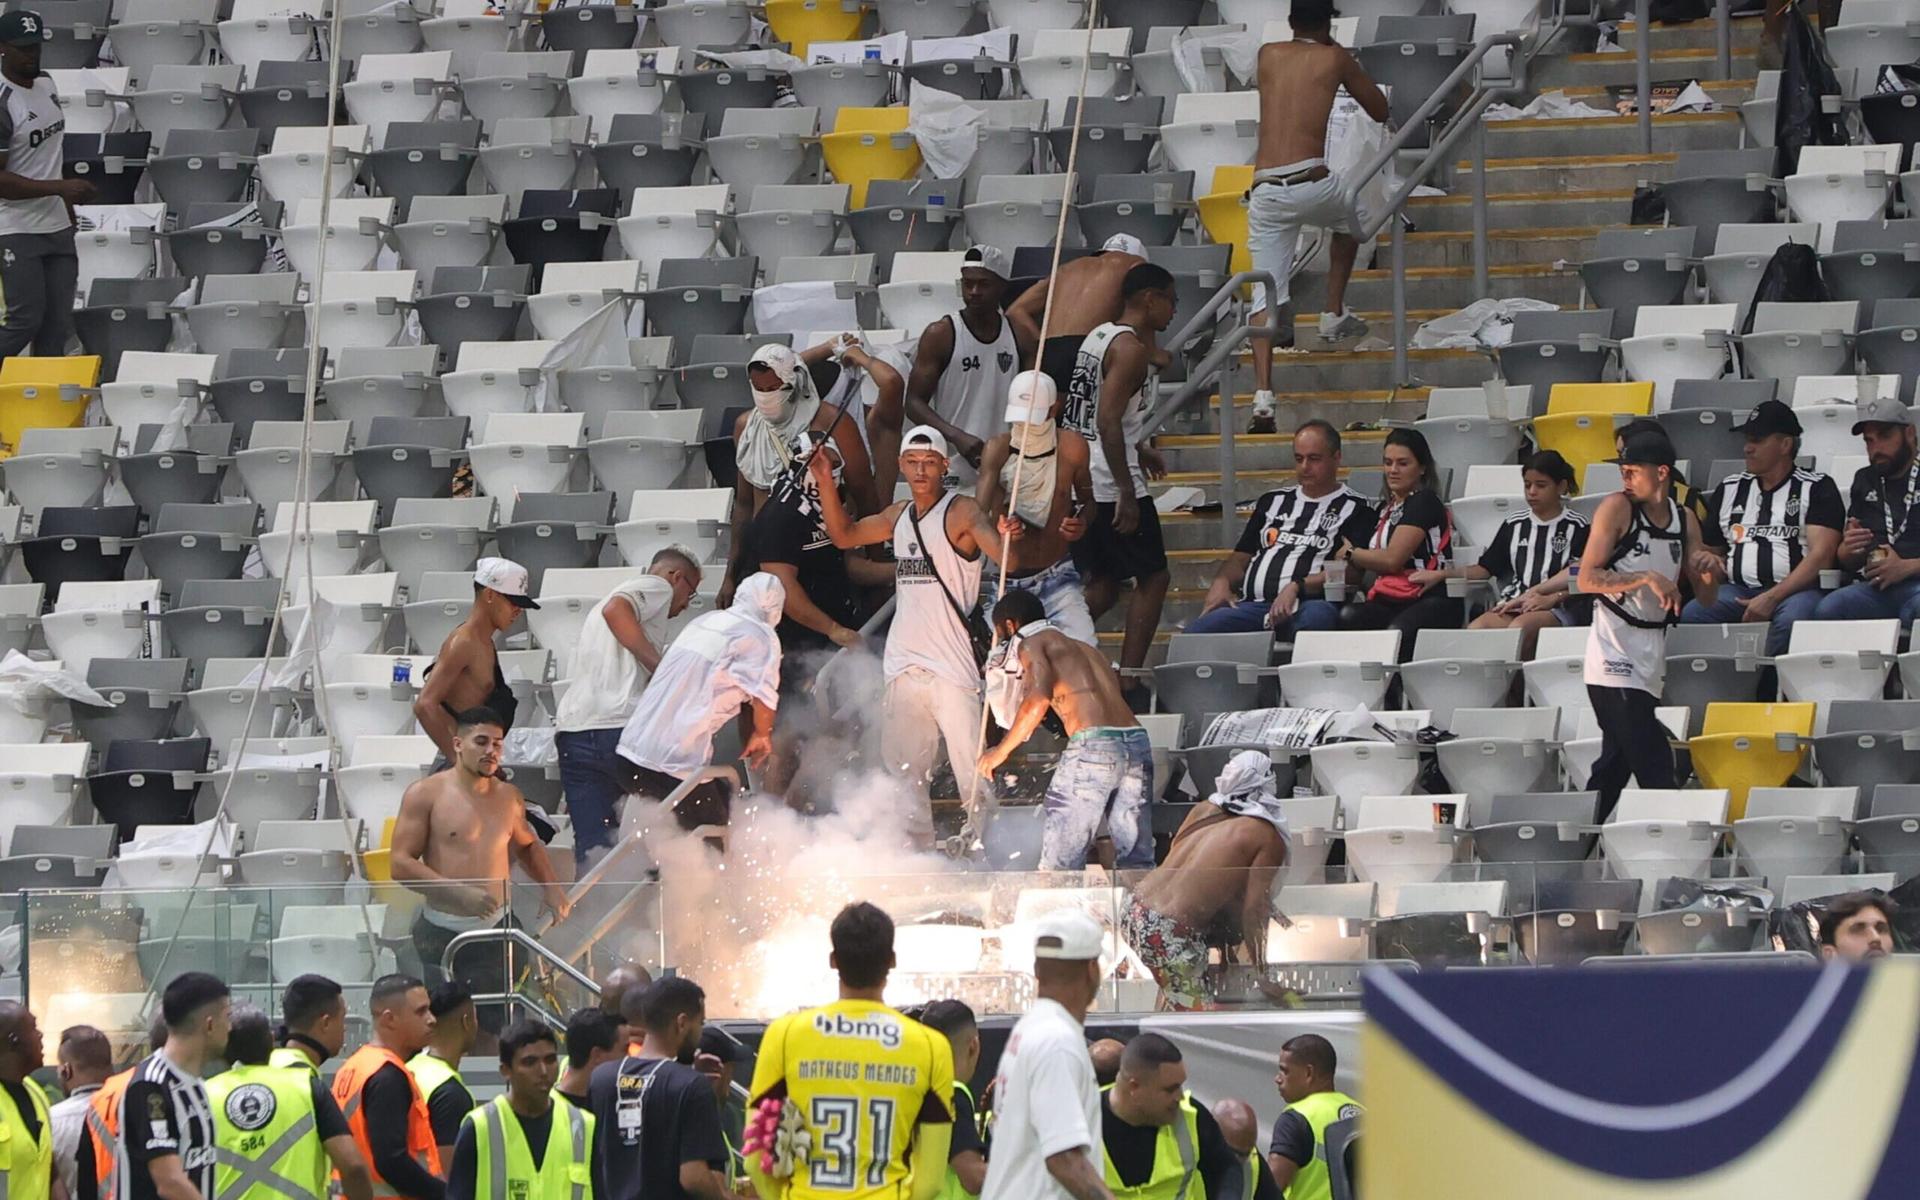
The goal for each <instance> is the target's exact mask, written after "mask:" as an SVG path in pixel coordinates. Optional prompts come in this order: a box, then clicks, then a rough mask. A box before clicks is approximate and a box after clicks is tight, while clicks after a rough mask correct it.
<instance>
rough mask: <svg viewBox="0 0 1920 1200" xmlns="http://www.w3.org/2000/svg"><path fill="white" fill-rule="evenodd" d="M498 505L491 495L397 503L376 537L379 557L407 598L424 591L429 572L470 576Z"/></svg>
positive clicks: (411, 500)
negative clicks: (395, 576)
mask: <svg viewBox="0 0 1920 1200" xmlns="http://www.w3.org/2000/svg"><path fill="white" fill-rule="evenodd" d="M495 507H496V502H495V500H494V498H493V497H491V496H462V497H453V498H434V499H428V498H421V497H413V496H408V497H403V498H399V499H396V500H395V501H394V502H393V506H392V515H391V517H390V518H389V520H388V522H387V523H386V524H385V525H383V526H382V527H381V528H380V532H379V533H378V534H377V535H376V537H377V538H378V541H379V545H380V557H381V558H382V559H384V560H385V561H386V564H387V568H388V569H389V570H391V571H393V572H394V573H396V574H397V575H399V577H400V588H401V590H402V591H404V592H406V593H407V594H408V595H414V594H415V593H417V592H418V591H419V589H420V578H421V576H422V575H423V574H424V573H425V572H427V571H466V572H469V573H471V572H472V570H473V565H474V563H475V561H477V560H478V559H479V557H480V545H481V543H482V542H484V541H485V540H486V538H487V536H488V534H490V533H491V532H492V530H493V514H494V509H495Z"/></svg>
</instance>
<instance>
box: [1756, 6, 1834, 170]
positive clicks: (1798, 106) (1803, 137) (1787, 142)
mask: <svg viewBox="0 0 1920 1200" xmlns="http://www.w3.org/2000/svg"><path fill="white" fill-rule="evenodd" d="M1780 39H1781V50H1782V58H1781V63H1780V99H1779V101H1778V103H1777V104H1776V106H1775V109H1774V119H1773V144H1774V148H1775V158H1774V171H1773V173H1774V174H1775V175H1776V176H1778V177H1780V178H1782V179H1784V178H1786V177H1787V176H1789V175H1791V174H1793V173H1794V171H1795V170H1797V169H1798V168H1799V166H1800V148H1801V147H1802V146H1844V145H1846V144H1847V127H1846V121H1845V118H1844V117H1843V115H1842V114H1840V113H1837V112H1836V113H1829V112H1827V111H1826V110H1825V109H1824V108H1822V107H1821V104H1820V98H1821V97H1822V96H1838V95H1839V94H1840V79H1839V77H1838V76H1836V75H1835V74H1834V73H1833V67H1832V65H1831V64H1829V63H1828V62H1827V55H1826V51H1825V49H1824V48H1823V47H1822V45H1821V42H1820V36H1819V35H1818V34H1816V33H1815V32H1814V31H1813V25H1812V24H1811V23H1809V22H1808V20H1807V18H1806V16H1805V14H1803V13H1801V12H1800V10H1799V9H1797V8H1788V9H1787V23H1786V27H1785V28H1784V29H1783V30H1781V34H1780Z"/></svg>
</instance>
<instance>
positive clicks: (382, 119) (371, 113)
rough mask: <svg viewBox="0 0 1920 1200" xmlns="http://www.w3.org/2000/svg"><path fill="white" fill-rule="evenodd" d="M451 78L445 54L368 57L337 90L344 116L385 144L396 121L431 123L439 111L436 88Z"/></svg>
mask: <svg viewBox="0 0 1920 1200" xmlns="http://www.w3.org/2000/svg"><path fill="white" fill-rule="evenodd" d="M452 78H453V55H452V53H451V52H449V51H446V50H423V51H420V52H418V53H414V54H368V55H364V56H362V57H361V59H360V66H359V70H358V71H356V72H355V74H354V78H353V80H352V81H351V82H348V83H344V84H342V85H341V86H340V95H341V98H342V99H344V100H345V101H346V104H347V113H348V115H349V116H351V117H352V118H353V119H354V120H355V121H356V122H358V123H359V124H361V125H365V126H366V127H367V129H368V130H369V131H371V133H372V134H373V140H374V141H375V142H376V143H380V142H384V141H386V140H387V126H388V125H391V124H392V123H393V122H395V121H430V120H432V119H433V116H434V114H435V113H436V112H437V111H438V110H439V108H440V91H439V86H437V85H444V84H446V83H448V82H449V81H450V80H452Z"/></svg>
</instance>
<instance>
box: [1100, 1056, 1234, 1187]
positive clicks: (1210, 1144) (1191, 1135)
mask: <svg viewBox="0 0 1920 1200" xmlns="http://www.w3.org/2000/svg"><path fill="white" fill-rule="evenodd" d="M1100 1149H1101V1156H1100V1157H1101V1166H1102V1171H1103V1173H1104V1175H1105V1178H1106V1182H1107V1190H1108V1191H1110V1192H1112V1193H1113V1195H1114V1197H1115V1200H1203V1198H1205V1200H1224V1198H1225V1197H1228V1196H1232V1195H1234V1194H1235V1193H1234V1187H1235V1185H1236V1184H1238V1185H1239V1186H1241V1187H1244V1186H1245V1185H1244V1184H1243V1183H1241V1180H1242V1178H1243V1175H1244V1169H1245V1162H1246V1160H1245V1159H1243V1158H1241V1157H1240V1156H1238V1155H1236V1154H1234V1152H1233V1150H1232V1148H1231V1147H1229V1146H1228V1145H1227V1140H1226V1138H1225V1137H1223V1136H1222V1135H1221V1132H1220V1125H1219V1123H1218V1122H1216V1121H1215V1120H1214V1119H1213V1114H1212V1113H1210V1112H1208V1111H1207V1110H1206V1109H1205V1108H1204V1107H1203V1106H1201V1105H1200V1104H1198V1103H1196V1102H1195V1101H1194V1099H1193V1098H1192V1097H1191V1096H1189V1095H1187V1068H1186V1064H1185V1063H1184V1062H1183V1061H1181V1057H1180V1048H1179V1047H1178V1046H1175V1045H1174V1044H1173V1043H1172V1042H1171V1041H1168V1040H1167V1039H1166V1038H1164V1037H1162V1036H1161V1035H1159V1034H1157V1033H1142V1034H1137V1035H1135V1037H1134V1038H1133V1040H1132V1041H1130V1042H1128V1043H1127V1047H1126V1049H1125V1051H1123V1052H1122V1053H1121V1055H1120V1074H1119V1077H1118V1078H1117V1079H1115V1080H1114V1082H1113V1083H1111V1084H1109V1085H1108V1086H1107V1087H1105V1088H1103V1089H1101V1097H1100Z"/></svg>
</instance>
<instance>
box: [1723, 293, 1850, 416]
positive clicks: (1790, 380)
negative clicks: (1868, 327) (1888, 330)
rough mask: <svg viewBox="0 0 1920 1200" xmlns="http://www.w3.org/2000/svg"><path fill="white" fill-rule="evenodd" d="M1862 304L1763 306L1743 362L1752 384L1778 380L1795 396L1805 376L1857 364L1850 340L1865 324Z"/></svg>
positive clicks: (1743, 347) (1743, 342)
mask: <svg viewBox="0 0 1920 1200" xmlns="http://www.w3.org/2000/svg"><path fill="white" fill-rule="evenodd" d="M1859 321H1860V303H1859V301H1857V300H1827V301H1817V302H1813V303H1807V304H1776V303H1770V302H1767V301H1761V302H1760V303H1758V304H1756V305H1755V306H1754V310H1753V317H1752V320H1751V321H1750V325H1751V329H1750V330H1749V331H1748V333H1747V334H1746V336H1744V337H1742V338H1741V339H1740V358H1741V363H1742V365H1743V367H1744V368H1745V370H1746V374H1747V376H1748V378H1751V379H1777V380H1779V381H1780V391H1781V392H1782V393H1783V394H1785V395H1789V396H1790V395H1792V394H1793V389H1794V385H1795V383H1796V381H1797V380H1798V379H1799V378H1800V377H1801V376H1802V375H1833V374H1837V373H1839V372H1840V371H1843V370H1845V369H1846V367H1847V364H1849V363H1850V362H1852V361H1853V349H1852V347H1851V346H1849V345H1848V341H1849V339H1850V338H1851V337H1852V335H1853V333H1854V331H1855V330H1856V328H1857V327H1858V325H1859Z"/></svg>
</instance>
